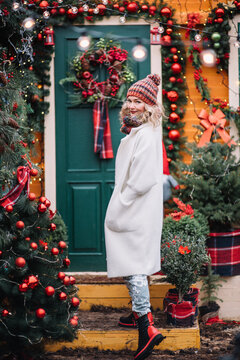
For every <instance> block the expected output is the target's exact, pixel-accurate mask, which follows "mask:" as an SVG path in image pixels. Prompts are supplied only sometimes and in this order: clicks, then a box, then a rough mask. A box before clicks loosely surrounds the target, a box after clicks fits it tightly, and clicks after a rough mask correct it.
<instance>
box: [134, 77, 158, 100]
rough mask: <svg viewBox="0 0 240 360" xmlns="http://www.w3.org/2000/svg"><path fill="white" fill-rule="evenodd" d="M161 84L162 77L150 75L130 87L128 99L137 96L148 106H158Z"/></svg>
mask: <svg viewBox="0 0 240 360" xmlns="http://www.w3.org/2000/svg"><path fill="white" fill-rule="evenodd" d="M159 84H160V76H159V75H157V74H150V75H148V76H147V77H146V78H145V79H142V80H139V81H137V82H136V83H135V84H133V85H132V86H130V88H129V89H128V92H127V97H129V96H136V97H138V98H139V99H141V100H142V101H144V102H145V103H146V104H148V105H156V104H157V93H158V85H159Z"/></svg>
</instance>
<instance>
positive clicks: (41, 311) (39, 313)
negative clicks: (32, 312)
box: [36, 308, 46, 319]
mask: <svg viewBox="0 0 240 360" xmlns="http://www.w3.org/2000/svg"><path fill="white" fill-rule="evenodd" d="M45 315H46V311H45V310H44V309H41V308H39V309H37V310H36V317H37V318H39V319H43V318H44V317H45Z"/></svg>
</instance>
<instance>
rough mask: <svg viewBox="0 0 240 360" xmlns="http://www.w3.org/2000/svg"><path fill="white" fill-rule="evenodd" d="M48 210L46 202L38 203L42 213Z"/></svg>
mask: <svg viewBox="0 0 240 360" xmlns="http://www.w3.org/2000/svg"><path fill="white" fill-rule="evenodd" d="M46 210H47V207H46V205H44V204H42V203H41V204H39V205H38V211H39V212H40V213H44V212H45V211H46Z"/></svg>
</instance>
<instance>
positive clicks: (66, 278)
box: [63, 276, 70, 286]
mask: <svg viewBox="0 0 240 360" xmlns="http://www.w3.org/2000/svg"><path fill="white" fill-rule="evenodd" d="M63 284H64V285H65V286H68V285H69V284H70V278H69V276H65V278H64V279H63Z"/></svg>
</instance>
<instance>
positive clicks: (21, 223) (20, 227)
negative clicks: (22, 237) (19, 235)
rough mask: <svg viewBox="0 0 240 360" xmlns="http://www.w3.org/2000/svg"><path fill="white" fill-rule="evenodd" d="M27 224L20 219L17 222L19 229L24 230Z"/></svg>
mask: <svg viewBox="0 0 240 360" xmlns="http://www.w3.org/2000/svg"><path fill="white" fill-rule="evenodd" d="M24 226H25V224H24V222H23V221H21V220H19V221H17V222H16V228H17V229H19V230H22V229H23V228H24Z"/></svg>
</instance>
